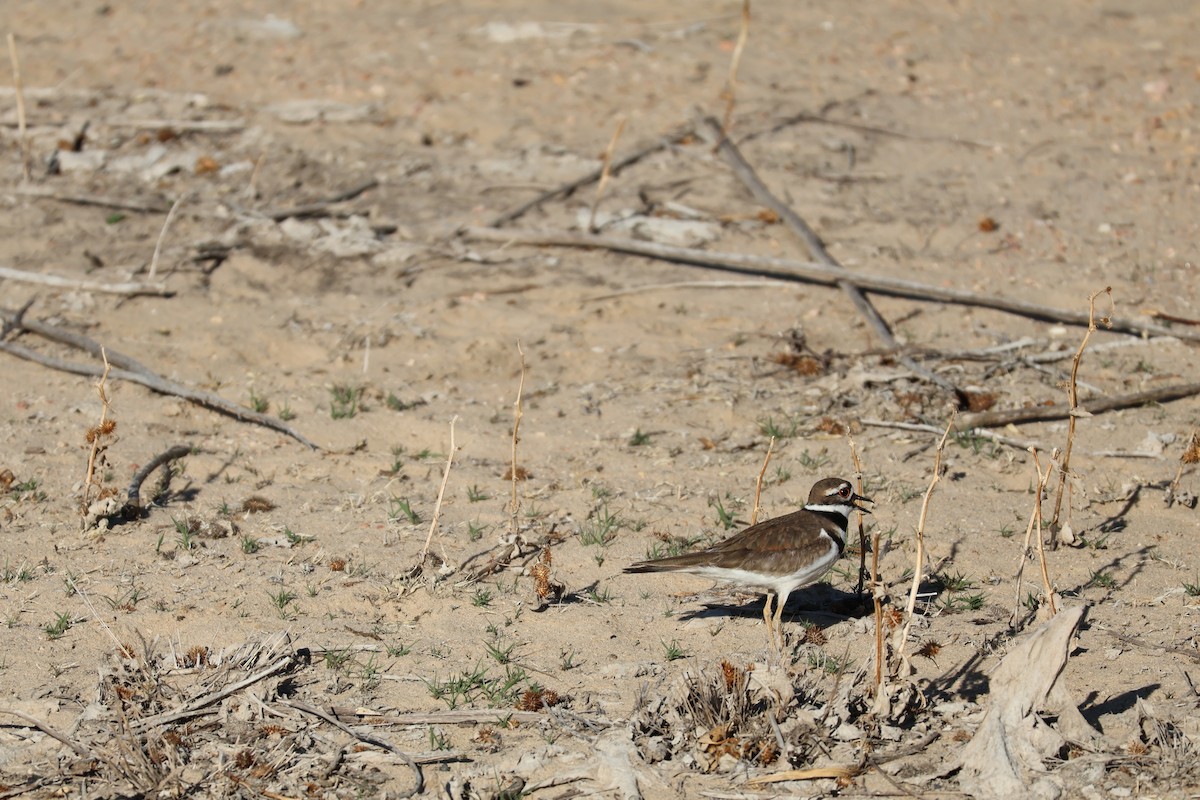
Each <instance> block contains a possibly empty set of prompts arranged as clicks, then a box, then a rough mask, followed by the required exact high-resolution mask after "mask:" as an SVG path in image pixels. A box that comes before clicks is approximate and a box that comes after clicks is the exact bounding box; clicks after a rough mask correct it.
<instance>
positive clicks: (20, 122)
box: [8, 33, 30, 183]
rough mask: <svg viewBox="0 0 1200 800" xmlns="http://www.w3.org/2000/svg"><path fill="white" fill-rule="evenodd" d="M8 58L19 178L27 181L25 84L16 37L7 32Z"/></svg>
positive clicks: (27, 143) (27, 155)
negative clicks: (15, 97) (11, 82)
mask: <svg viewBox="0 0 1200 800" xmlns="http://www.w3.org/2000/svg"><path fill="white" fill-rule="evenodd" d="M8 58H9V61H10V62H11V63H12V76H13V90H14V91H15V92H16V95H17V137H18V138H19V139H20V141H21V179H22V180H23V181H24V182H25V183H29V177H30V172H29V162H30V156H29V132H28V131H27V130H26V127H25V85H24V83H23V82H22V81H21V59H20V57H19V56H18V55H17V38H16V36H14V35H13V34H11V33H10V34H8Z"/></svg>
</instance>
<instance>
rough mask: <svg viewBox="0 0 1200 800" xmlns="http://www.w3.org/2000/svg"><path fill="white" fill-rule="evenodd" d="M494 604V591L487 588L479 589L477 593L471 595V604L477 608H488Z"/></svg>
mask: <svg viewBox="0 0 1200 800" xmlns="http://www.w3.org/2000/svg"><path fill="white" fill-rule="evenodd" d="M491 604H492V593H491V592H489V591H488V590H487V589H477V590H475V594H473V595H471V605H473V606H475V607H476V608H487V607H488V606H490V605H491Z"/></svg>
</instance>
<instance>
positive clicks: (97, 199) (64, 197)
mask: <svg viewBox="0 0 1200 800" xmlns="http://www.w3.org/2000/svg"><path fill="white" fill-rule="evenodd" d="M17 194H21V195H25V196H27V197H44V198H46V199H47V200H58V201H59V202H62V203H75V204H76V205H81V206H99V207H101V208H115V209H118V210H120V211H137V212H138V213H140V214H162V213H164V212H166V211H170V210H171V207H170V206H167V205H162V204H155V203H143V202H141V201H138V200H124V199H122V198H120V197H103V196H101V195H95V194H66V193H63V192H55V191H50V190H47V189H42V188H41V187H37V186H23V187H21V188H19V189H17Z"/></svg>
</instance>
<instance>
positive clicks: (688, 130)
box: [488, 125, 693, 228]
mask: <svg viewBox="0 0 1200 800" xmlns="http://www.w3.org/2000/svg"><path fill="white" fill-rule="evenodd" d="M692 134H693V129H692V127H691V126H690V125H688V126H685V127H682V128H680V129H678V130H675V131H672V132H671V133H668V134H667V135H666V136H663V137H662V138H660V139H658V140H657V141H654V142H651V143H650V144H648V145H644V146H643V147H639V148H638V149H637V150H634V151H633V152H632V153H630V154H629V155H627V156H624V157H622V158H618V159H617V160H616V161H614V162H613V163H612V166H611V169H610V173H611V174H612V175H616V174H617V173H619V172H620V171H621V170H623V169H625V167H628V166H630V165H631V164H636V163H637V162H639V161H641V160H642V159H643V158H646V157H647V156H651V155H653V154H655V153H657V152H658V151H659V150H665V149H667V148H668V147H671V146H673V145H675V144H677V143H679V142H681V141H683V140H684V139H687V138H688V137H690V136H691V135H692ZM603 174H604V170H603V168H602V167H601V168H597V169H594V170H592V171H591V172H589V173H587V174H586V175H583V176H581V177H579V178H575V179H574V180H571V181H567V182H566V183H564V184H563V185H562V186H559V187H557V188H555V189H551V190H550V191H548V192H543V193H541V194H539V195H538V196H537V197H535V198H533V199H532V200H527V201H525V202H524V203H521V204H520V205H518V206H516V207H514V208H511V209H509V210H508V211H505V212H504V213H503V214H500V215H499V216H497V217H494V218H493V219H492V220H491V221H490V222H489V223H488V227H489V228H499V227H502V226H504V225H507V224H508V223H510V222H515V221H516V220H518V219H520V218H521V217H523V216H525V215H526V214H527V213H529V212H530V211H532V210H533V209H535V208H537V207H538V206H540V205H542V204H543V203H547V202H549V201H551V200H557V199H559V198H566V197H570V196H571V195H572V194H574V193H575V192H576V191H577V190H579V189H581V188H583V187H584V186H587V185H588V184H590V183H595V182H596V181H598V180H600V176H601V175H603Z"/></svg>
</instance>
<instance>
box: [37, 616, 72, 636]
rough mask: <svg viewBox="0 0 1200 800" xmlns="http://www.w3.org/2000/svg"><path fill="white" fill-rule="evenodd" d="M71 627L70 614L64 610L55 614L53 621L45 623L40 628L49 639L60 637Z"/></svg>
mask: <svg viewBox="0 0 1200 800" xmlns="http://www.w3.org/2000/svg"><path fill="white" fill-rule="evenodd" d="M70 627H71V615H70V614H68V613H66V612H65V611H64V612H62V613H60V614H57V615H56V616H55V617H54V621H53V622H51V623H49V624H47V625H46V626H45V627H44V628H43V629H42V630H44V631H45V632H46V636H48V637H49V638H51V639H61V638H62V635H63V634H64V633H66V632H67V630H68V629H69V628H70Z"/></svg>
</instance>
